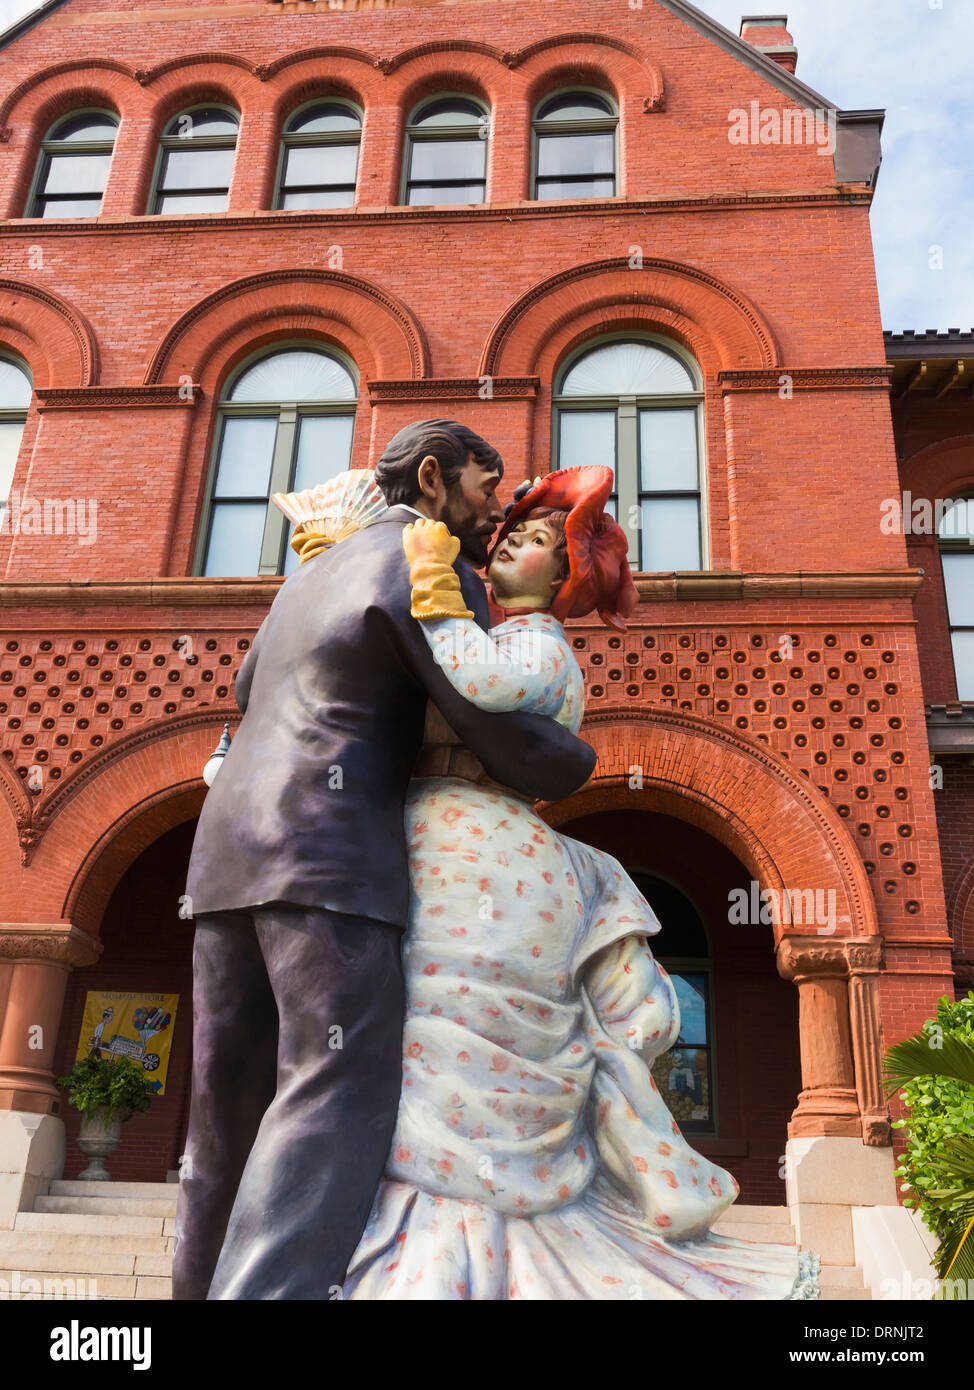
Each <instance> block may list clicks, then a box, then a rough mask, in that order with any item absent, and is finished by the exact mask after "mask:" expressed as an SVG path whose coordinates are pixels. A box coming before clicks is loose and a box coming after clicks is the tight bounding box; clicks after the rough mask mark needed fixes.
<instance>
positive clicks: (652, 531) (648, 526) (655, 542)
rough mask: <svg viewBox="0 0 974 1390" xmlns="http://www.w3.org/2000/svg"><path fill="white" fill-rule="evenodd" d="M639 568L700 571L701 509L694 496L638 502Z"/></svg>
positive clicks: (665, 570)
mask: <svg viewBox="0 0 974 1390" xmlns="http://www.w3.org/2000/svg"><path fill="white" fill-rule="evenodd" d="M640 514H641V519H642V545H641V547H640V569H642V570H649V571H651V572H653V571H661V572H663V573H667V572H669V571H670V570H698V569H699V568H700V510H699V503H698V501H697V499H696V498H695V497H658V498H654V499H652V500H651V501H643V502H641V503H640Z"/></svg>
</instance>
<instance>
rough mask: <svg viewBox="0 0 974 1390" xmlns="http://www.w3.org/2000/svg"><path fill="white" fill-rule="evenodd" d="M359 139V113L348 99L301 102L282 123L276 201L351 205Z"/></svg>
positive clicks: (297, 205) (302, 205)
mask: <svg viewBox="0 0 974 1390" xmlns="http://www.w3.org/2000/svg"><path fill="white" fill-rule="evenodd" d="M361 139H362V117H361V115H360V114H359V112H358V111H356V110H355V108H354V107H353V106H351V105H350V104H349V103H348V102H345V101H318V102H314V103H313V104H312V105H310V106H302V107H301V109H300V110H299V111H295V112H294V114H293V115H292V116H291V117H290V118H289V119H288V121H287V124H286V125H285V127H284V136H283V139H282V150H281V176H280V180H279V185H278V199H277V205H278V207H281V208H350V207H351V206H352V203H353V202H354V200H355V177H356V174H357V172H358V152H359V144H360V142H361Z"/></svg>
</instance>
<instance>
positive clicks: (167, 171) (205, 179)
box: [159, 149, 234, 192]
mask: <svg viewBox="0 0 974 1390" xmlns="http://www.w3.org/2000/svg"><path fill="white" fill-rule="evenodd" d="M233 156H234V151H233V150H198V149H186V150H167V151H166V153H165V156H164V158H163V166H162V178H161V180H160V182H159V187H160V188H164V189H165V190H166V191H167V192H172V191H173V190H175V189H180V188H187V189H189V188H229V187H230V176H231V174H232V173H233Z"/></svg>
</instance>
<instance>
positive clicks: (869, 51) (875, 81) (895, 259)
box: [0, 0, 974, 333]
mask: <svg viewBox="0 0 974 1390" xmlns="http://www.w3.org/2000/svg"><path fill="white" fill-rule="evenodd" d="M108 3H109V0H106V7H107V4H108ZM530 3H536V4H541V3H543V0H530ZM695 3H696V5H697V8H698V9H700V10H703V11H705V12H706V13H707V14H709V15H712V16H713V17H714V19H717V20H719V21H720V22H721V23H722V24H724V25H726V26H727V28H729V29H731V30H732V31H733V32H734V33H735V34H736V33H738V32H739V30H740V21H741V16H742V14H784V13H785V12H786V11H787V13H788V17H789V27H790V30H791V34H792V36H793V38H794V41H795V44H796V46H797V48H798V73H797V75H798V76H799V77H800V78H801V79H802V80H803V81H805V82H807V83H808V85H809V86H810V87H813V88H814V89H815V90H816V91H818V92H820V93H821V94H822V95H823V96H824V97H826V98H828V99H829V100H830V101H831V102H832V103H833V104H834V105H835V106H837V107H838V108H839V109H840V110H867V109H875V108H880V107H881V108H884V109H885V110H886V113H887V114H886V127H885V130H884V132H883V167H882V170H881V172H880V175H879V184H878V188H877V192H876V198H875V201H874V203H873V208H872V228H873V241H874V244H875V250H876V270H877V275H878V279H879V293H880V301H881V303H882V311H883V327H884V328H887V329H892V330H893V331H894V332H897V333H898V332H902V331H903V329H905V328H913V329H916V330H917V331H918V332H923V331H924V330H925V329H928V328H936V329H940V330H942V331H943V330H946V329H948V328H960V329H962V330H963V331H965V332H966V331H970V330H971V329H972V328H974V235H972V228H974V159H972V157H971V153H970V152H971V151H972V150H974V0H777V3H770V4H769V3H767V0H765V3H764V4H760V3H758V4H755V3H754V0H695ZM34 8H36V6H35V5H34V3H33V2H32V0H0V29H2V28H6V26H7V25H8V24H12V23H13V22H14V20H16V19H18V18H19V17H20V16H21V15H23V14H26V13H27V12H28V11H29V10H32V9H34Z"/></svg>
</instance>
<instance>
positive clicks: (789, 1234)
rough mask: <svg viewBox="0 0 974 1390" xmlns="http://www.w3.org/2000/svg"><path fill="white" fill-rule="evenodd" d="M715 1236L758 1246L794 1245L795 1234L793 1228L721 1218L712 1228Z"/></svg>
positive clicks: (769, 1223)
mask: <svg viewBox="0 0 974 1390" xmlns="http://www.w3.org/2000/svg"><path fill="white" fill-rule="evenodd" d="M711 1229H712V1231H713V1233H714V1235H715V1236H733V1237H734V1239H735V1240H749V1241H752V1242H753V1243H754V1244H756V1245H794V1244H795V1232H794V1230H793V1228H792V1227H791V1226H779V1225H778V1224H777V1223H771V1222H768V1223H767V1224H765V1223H763V1222H760V1221H729V1220H728V1219H727V1217H726V1216H724V1217H721V1219H720V1220H719V1221H716V1222H715V1223H714V1225H713V1226H712V1228H711Z"/></svg>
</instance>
